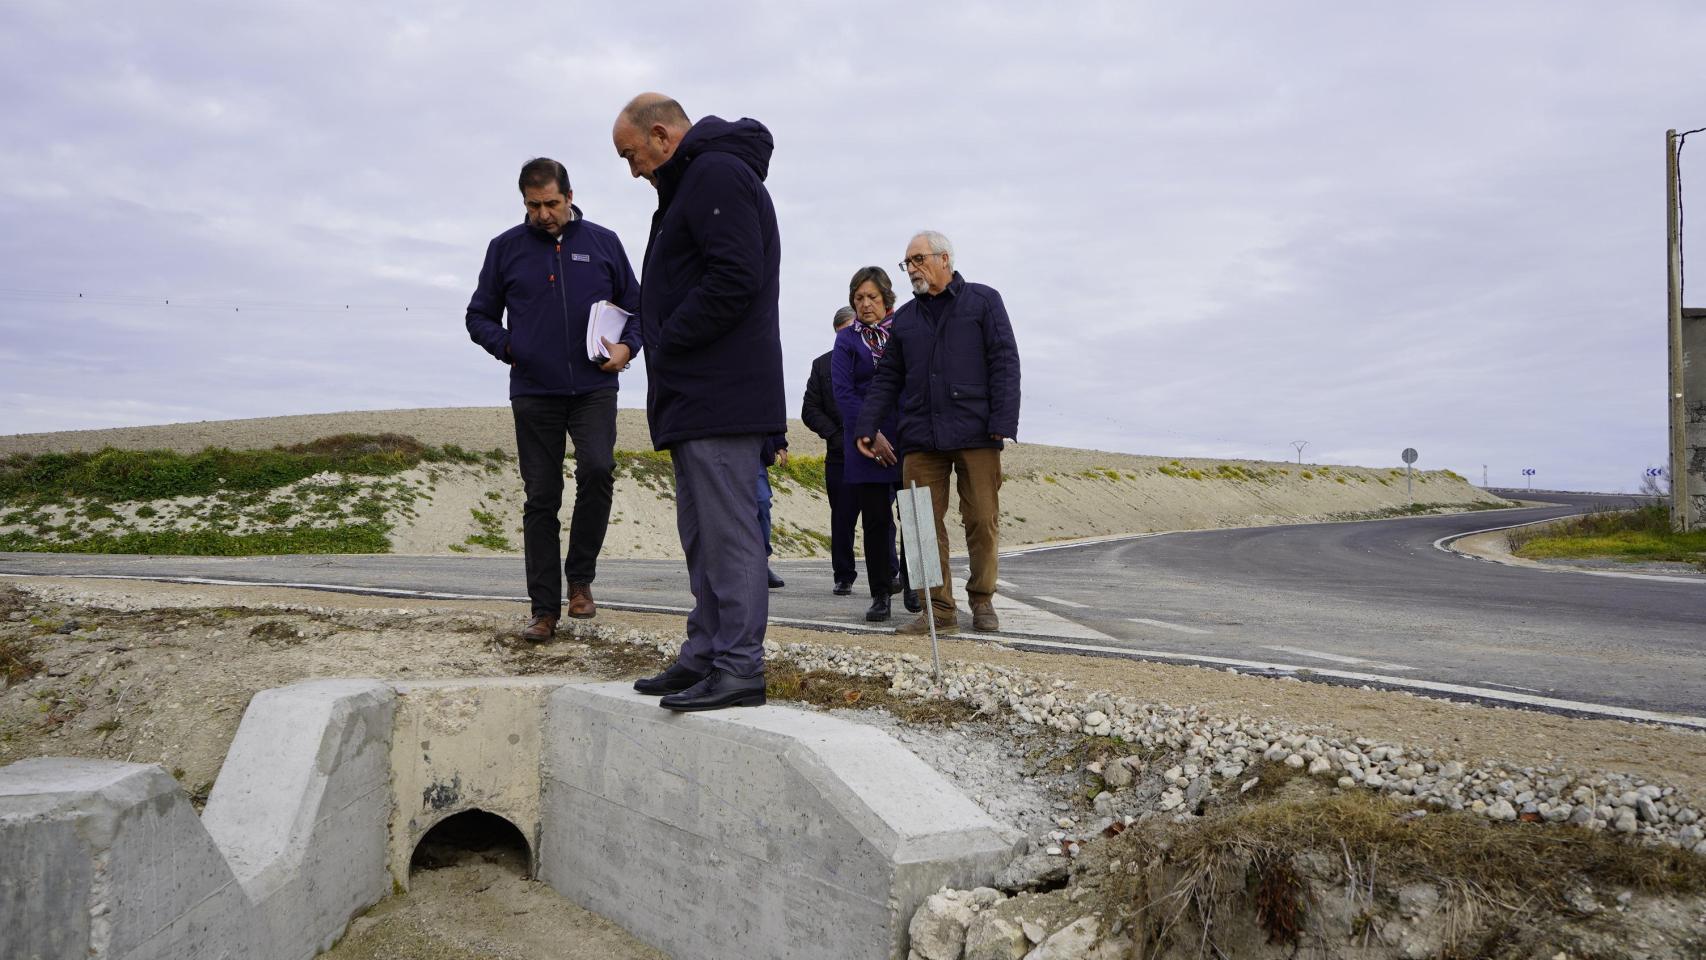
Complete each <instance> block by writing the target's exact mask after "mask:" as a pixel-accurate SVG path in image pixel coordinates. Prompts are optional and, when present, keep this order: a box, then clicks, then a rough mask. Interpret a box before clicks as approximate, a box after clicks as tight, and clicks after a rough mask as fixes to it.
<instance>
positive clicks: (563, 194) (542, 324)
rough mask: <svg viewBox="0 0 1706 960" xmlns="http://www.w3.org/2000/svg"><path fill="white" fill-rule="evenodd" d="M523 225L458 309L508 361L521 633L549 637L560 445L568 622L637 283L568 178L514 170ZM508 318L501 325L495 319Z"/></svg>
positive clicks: (558, 581)
mask: <svg viewBox="0 0 1706 960" xmlns="http://www.w3.org/2000/svg"><path fill="white" fill-rule="evenodd" d="M520 187H521V198H522V202H523V205H524V206H525V208H526V212H527V219H526V222H524V223H522V224H519V225H517V226H515V227H511V228H510V229H509V230H506V231H504V232H503V233H501V234H499V235H498V236H497V237H496V238H494V239H493V240H492V242H491V243H490V244H489V245H488V246H487V247H486V262H485V265H484V266H482V267H481V268H480V281H479V286H478V287H477V288H476V289H475V290H474V296H473V299H471V300H469V301H468V316H467V325H468V336H469V337H470V338H472V339H473V341H474V342H475V343H477V344H479V345H480V346H481V347H483V348H485V351H486V352H487V353H489V354H491V355H492V356H493V357H496V358H497V359H499V360H501V361H503V362H504V363H507V364H509V402H510V409H511V411H512V412H513V413H514V415H515V445H516V451H517V453H518V454H519V457H520V460H521V481H522V485H523V487H524V489H525V490H526V491H527V504H526V506H525V507H524V508H523V510H522V520H521V526H522V537H523V543H524V544H525V550H526V555H527V595H528V598H529V599H530V601H531V603H532V608H533V616H532V620H531V621H530V622H529V624H528V626H527V629H525V630H523V631H522V636H523V637H524V638H526V639H528V640H532V641H535V642H544V641H547V640H550V639H551V638H552V637H553V636H554V635H555V634H556V630H557V621H558V619H559V618H560V617H561V616H562V610H563V576H562V575H561V574H559V573H558V571H557V564H558V562H559V557H561V542H560V533H561V525H560V523H559V522H558V520H557V513H558V511H559V510H560V509H561V508H562V505H563V460H564V457H565V454H566V452H567V451H566V443H565V438H567V439H568V440H572V441H574V450H575V505H574V514H573V517H572V519H571V520H570V522H569V553H568V559H567V560H566V561H563V574H566V575H567V577H568V581H569V616H571V617H590V616H593V615H594V614H595V613H597V612H598V606H597V604H596V603H594V602H593V599H592V581H593V579H594V577H595V576H596V575H597V572H598V553H599V550H600V549H602V548H603V546H604V532H605V529H606V528H607V527H608V526H609V524H610V495H611V490H612V489H613V487H614V480H613V477H614V472H615V466H616V457H615V449H616V389H617V380H616V376H617V374H618V373H619V372H620V371H621V370H622V369H623V367H625V366H627V364H628V361H629V360H631V359H633V357H634V355H635V354H637V353H638V352H639V351H640V321H639V318H638V317H637V316H634V314H637V313H638V312H639V309H640V285H639V284H638V283H637V282H635V280H634V271H633V268H632V267H630V266H629V265H628V255H627V253H626V252H625V251H623V249H622V241H620V240H618V239H617V238H616V234H614V233H612V232H610V231H609V230H606V229H605V228H603V227H601V226H599V225H597V224H595V223H592V222H590V221H587V220H585V219H583V218H582V217H581V212H580V208H578V207H576V206H574V204H573V202H572V201H573V199H574V193H573V192H572V191H571V190H570V189H569V173H568V171H567V170H565V169H564V168H563V165H562V164H560V163H558V162H557V161H555V160H549V159H546V158H544V157H540V158H538V159H536V160H529V161H528V162H527V164H526V165H525V166H523V167H522V168H521V179H520ZM506 315H507V318H508V322H507V324H506V323H505V317H506Z"/></svg>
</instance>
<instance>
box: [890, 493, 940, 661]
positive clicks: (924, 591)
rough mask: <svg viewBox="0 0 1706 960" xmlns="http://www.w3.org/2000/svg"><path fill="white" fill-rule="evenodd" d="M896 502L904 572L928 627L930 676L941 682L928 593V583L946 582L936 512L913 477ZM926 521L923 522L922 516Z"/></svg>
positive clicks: (932, 606)
mask: <svg viewBox="0 0 1706 960" xmlns="http://www.w3.org/2000/svg"><path fill="white" fill-rule="evenodd" d="M895 499H896V500H897V501H898V502H899V504H900V530H901V539H902V540H903V541H904V543H905V546H906V573H907V576H908V578H910V579H911V581H912V585H913V586H914V587H916V588H918V589H919V591H920V599H921V600H922V601H923V602H922V603H920V604H919V606H921V607H923V608H924V618H925V623H927V624H928V625H929V628H930V664H931V676H932V677H933V678H934V679H935V681H936V682H937V683H938V684H940V683H941V682H942V654H941V650H940V649H939V647H938V646H937V642H936V602H935V599H934V598H932V597H931V596H930V589H931V588H932V587H938V586H941V585H942V584H943V583H946V582H947V581H946V579H945V578H946V577H947V571H945V570H943V569H942V560H941V556H940V554H938V553H937V548H936V513H935V511H934V510H933V509H932V508H931V503H930V488H929V487H925V488H923V489H919V487H918V481H917V480H914V481H912V483H911V484H910V485H909V486H908V488H907V489H905V490H902V491H901V492H900V495H899V496H898V497H896V498H895ZM927 517H928V518H929V521H930V522H929V523H928V524H926V523H925V518H927Z"/></svg>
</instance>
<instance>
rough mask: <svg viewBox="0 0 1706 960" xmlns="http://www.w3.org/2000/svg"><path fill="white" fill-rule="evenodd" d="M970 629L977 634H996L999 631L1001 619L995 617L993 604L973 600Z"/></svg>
mask: <svg viewBox="0 0 1706 960" xmlns="http://www.w3.org/2000/svg"><path fill="white" fill-rule="evenodd" d="M971 628H972V629H973V630H976V631H977V632H978V633H996V632H998V631H1000V629H1001V618H1000V617H998V616H996V615H995V604H994V603H992V602H990V601H988V600H973V601H972V602H971Z"/></svg>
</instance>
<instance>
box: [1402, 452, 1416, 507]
mask: <svg viewBox="0 0 1706 960" xmlns="http://www.w3.org/2000/svg"><path fill="white" fill-rule="evenodd" d="M1399 456H1401V457H1403V458H1404V493H1405V494H1407V495H1408V496H1409V497H1410V506H1412V507H1413V506H1415V505H1416V491H1415V488H1414V487H1413V486H1411V484H1410V464H1412V463H1415V462H1416V460H1417V458H1418V455H1417V453H1416V448H1415V447H1405V448H1404V452H1403V453H1401V454H1399Z"/></svg>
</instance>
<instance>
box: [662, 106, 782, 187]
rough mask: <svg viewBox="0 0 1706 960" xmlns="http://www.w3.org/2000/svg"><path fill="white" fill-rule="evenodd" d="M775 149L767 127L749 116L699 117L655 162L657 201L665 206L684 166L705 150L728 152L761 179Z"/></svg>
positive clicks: (678, 181)
mask: <svg viewBox="0 0 1706 960" xmlns="http://www.w3.org/2000/svg"><path fill="white" fill-rule="evenodd" d="M775 149H776V142H775V140H774V139H772V138H771V136H770V130H769V129H768V128H767V127H765V126H764V124H762V123H759V122H758V121H757V120H753V119H751V118H750V117H742V118H741V119H739V120H732V121H731V120H724V119H723V118H721V117H713V116H706V117H700V118H699V122H698V123H695V124H694V125H693V126H692V128H691V129H689V130H688V131H687V133H686V134H684V135H683V136H682V138H681V143H679V144H677V145H676V147H675V153H674V154H672V155H671V156H670V158H669V159H668V160H665V161H664V162H663V163H662V164H659V165H658V168H657V170H656V171H654V173H653V176H655V177H656V178H657V184H658V200H659V202H660V205H664V206H667V205H668V203H669V201H670V199H671V198H673V197H674V196H675V191H676V188H677V187H679V186H681V178H682V177H684V176H686V175H687V165H688V164H690V163H692V162H693V159H694V158H695V157H698V156H700V155H702V154H707V153H728V154H733V155H734V156H735V157H737V158H739V159H740V161H741V162H742V163H744V164H746V165H747V166H748V167H751V168H752V172H753V173H756V174H758V179H760V180H763V179H764V178H765V176H766V175H767V174H769V172H770V154H771V153H772V152H773V151H774V150H775Z"/></svg>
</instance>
